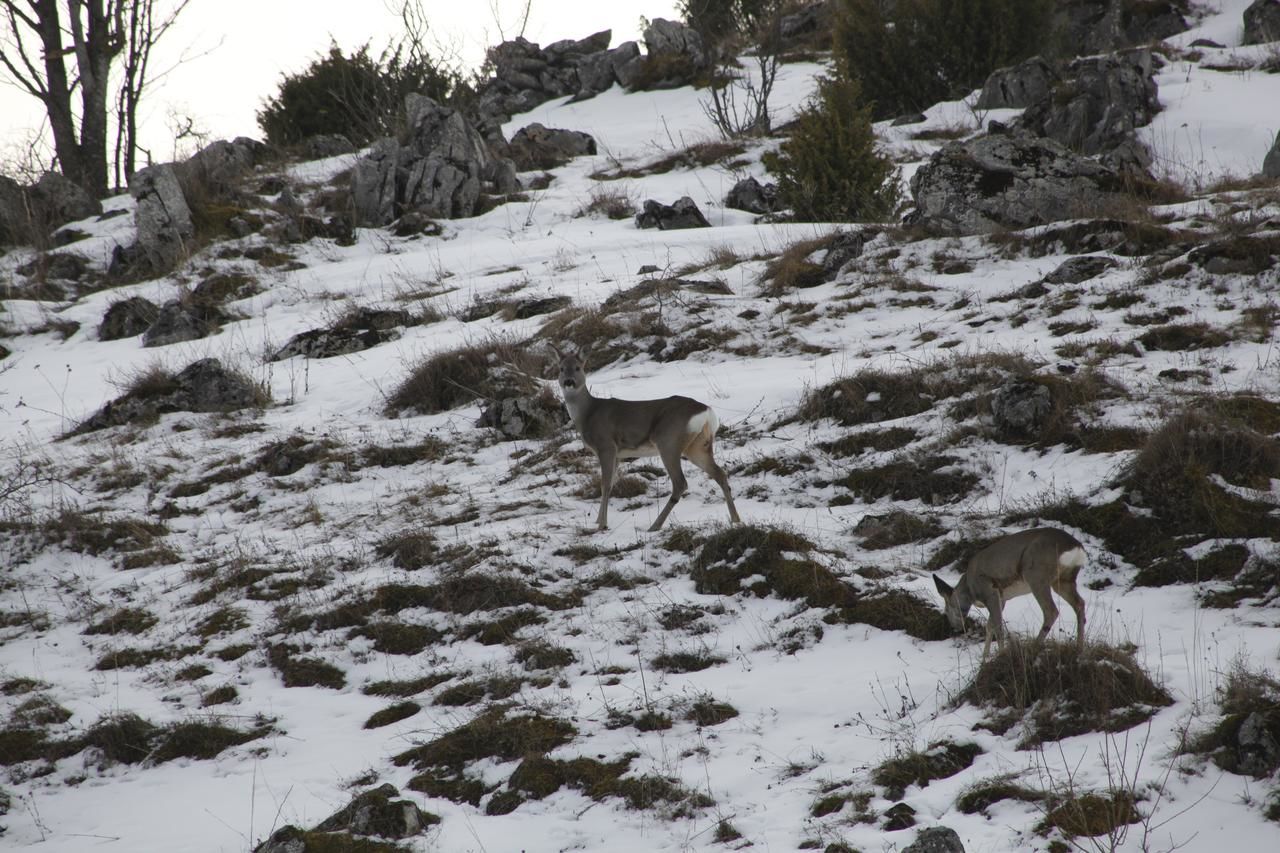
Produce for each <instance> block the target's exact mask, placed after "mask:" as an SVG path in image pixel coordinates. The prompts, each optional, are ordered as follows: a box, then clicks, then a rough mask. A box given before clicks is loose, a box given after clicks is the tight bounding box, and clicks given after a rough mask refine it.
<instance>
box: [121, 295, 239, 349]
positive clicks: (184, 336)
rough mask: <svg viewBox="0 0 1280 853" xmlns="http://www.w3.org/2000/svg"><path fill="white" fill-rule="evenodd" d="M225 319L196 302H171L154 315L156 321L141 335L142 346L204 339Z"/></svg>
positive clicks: (201, 303)
mask: <svg viewBox="0 0 1280 853" xmlns="http://www.w3.org/2000/svg"><path fill="white" fill-rule="evenodd" d="M223 319H225V318H224V317H223V315H222V312H221V311H220V310H218V308H217V306H215V305H210V304H207V303H203V302H199V301H196V300H190V299H188V300H181V299H171V300H170V301H168V302H166V303H165V304H164V305H162V306H160V309H159V310H158V311H157V312H156V318H155V320H154V321H153V322H152V323H151V325H150V326H148V327H147V330H146V331H145V332H143V333H142V345H143V346H144V347H163V346H168V345H169V344H180V343H182V342H184V341H197V340H199V339H200V338H205V337H208V336H209V335H212V334H213V333H214V332H216V331H218V329H219V328H220V327H221V325H222V321H223Z"/></svg>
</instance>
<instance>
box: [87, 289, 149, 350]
mask: <svg viewBox="0 0 1280 853" xmlns="http://www.w3.org/2000/svg"><path fill="white" fill-rule="evenodd" d="M159 315H160V308H159V307H158V306H157V305H156V304H155V303H154V302H152V301H151V300H150V299H146V298H145V297H142V296H130V297H129V298H127V299H121V300H120V301H119V302H113V303H111V305H110V306H109V307H108V308H107V311H106V313H105V314H103V316H102V322H101V323H100V324H99V325H98V340H100V341H117V340H120V339H121V338H135V337H137V336H138V335H140V334H142V333H143V332H145V331H146V330H147V329H149V328H151V324H152V323H154V322H155V321H156V317H158V316H159Z"/></svg>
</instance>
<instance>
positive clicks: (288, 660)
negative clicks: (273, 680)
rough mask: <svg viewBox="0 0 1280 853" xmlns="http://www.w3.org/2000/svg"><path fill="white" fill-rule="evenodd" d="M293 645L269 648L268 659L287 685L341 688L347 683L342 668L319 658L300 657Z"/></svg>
mask: <svg viewBox="0 0 1280 853" xmlns="http://www.w3.org/2000/svg"><path fill="white" fill-rule="evenodd" d="M296 652H297V650H296V649H295V648H293V647H292V646H287V645H283V644H281V645H276V646H272V647H271V648H270V649H268V650H267V660H268V661H269V662H270V663H271V665H272V666H273V667H275V669H276V670H277V671H278V672H279V673H280V677H281V678H282V679H283V680H284V686H285V687H328V688H331V689H333V690H341V689H342V688H343V687H345V686H346V684H347V677H346V675H344V674H343V672H342V670H340V669H338V668H337V667H336V666H334V665H333V664H331V663H328V662H326V661H323V660H320V659H319V658H312V657H300V656H298V655H297V654H296Z"/></svg>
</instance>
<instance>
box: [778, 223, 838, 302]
mask: <svg viewBox="0 0 1280 853" xmlns="http://www.w3.org/2000/svg"><path fill="white" fill-rule="evenodd" d="M840 233H841V232H839V231H833V232H831V233H830V234H826V235H824V236H822V237H814V238H812V239H809V240H800V241H798V242H796V243H792V244H791V245H790V246H787V247H786V248H785V249H783V250H782V253H781V254H780V255H778V256H777V257H776V258H774V259H773V260H771V261H769V262H768V263H767V264H765V267H764V273H763V274H761V276H760V285H761V290H762V292H763V294H764V295H765V296H783V295H785V294H787V293H789V292H791V291H792V290H803V289H805V288H809V287H817V286H818V285H820V284H822V283H824V282H825V281H826V271H825V270H824V269H823V267H822V264H820V263H815V262H814V261H812V260H810V257H811V256H812V255H813V253H814V252H825V251H827V250H828V249H830V248H831V246H832V245H833V243H834V242H835V239H836V237H838V236H839V235H840Z"/></svg>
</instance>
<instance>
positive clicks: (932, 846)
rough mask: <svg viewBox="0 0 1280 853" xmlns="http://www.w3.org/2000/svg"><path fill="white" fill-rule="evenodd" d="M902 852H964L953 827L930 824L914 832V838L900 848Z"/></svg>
mask: <svg viewBox="0 0 1280 853" xmlns="http://www.w3.org/2000/svg"><path fill="white" fill-rule="evenodd" d="M902 853H964V844H962V843H961V841H960V836H959V835H958V834H957V833H956V831H955V830H954V829H951V828H950V827H946V826H931V827H929V828H928V829H922V830H920V831H919V832H918V833H916V840H915V841H913V842H911V843H910V844H909V845H907V846H906V847H904V848H902Z"/></svg>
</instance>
